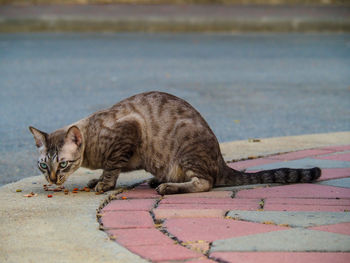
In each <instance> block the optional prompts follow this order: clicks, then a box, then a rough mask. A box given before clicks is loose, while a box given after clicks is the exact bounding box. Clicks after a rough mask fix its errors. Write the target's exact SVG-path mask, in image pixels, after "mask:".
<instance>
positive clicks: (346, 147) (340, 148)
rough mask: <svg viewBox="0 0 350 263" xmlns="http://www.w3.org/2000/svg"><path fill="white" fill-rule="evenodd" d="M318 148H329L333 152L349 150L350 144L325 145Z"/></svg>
mask: <svg viewBox="0 0 350 263" xmlns="http://www.w3.org/2000/svg"><path fill="white" fill-rule="evenodd" d="M320 150H331V151H333V152H343V151H350V145H339V146H326V147H322V148H320Z"/></svg>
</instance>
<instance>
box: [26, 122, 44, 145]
mask: <svg viewBox="0 0 350 263" xmlns="http://www.w3.org/2000/svg"><path fill="white" fill-rule="evenodd" d="M29 131H30V132H31V133H32V134H33V136H34V140H35V144H36V147H38V148H41V147H43V146H44V147H46V141H47V137H48V135H47V133H45V132H42V131H40V130H38V129H36V128H34V127H32V126H29Z"/></svg>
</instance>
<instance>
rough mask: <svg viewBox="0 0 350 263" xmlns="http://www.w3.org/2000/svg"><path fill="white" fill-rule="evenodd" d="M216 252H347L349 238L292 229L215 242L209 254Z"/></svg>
mask: <svg viewBox="0 0 350 263" xmlns="http://www.w3.org/2000/svg"><path fill="white" fill-rule="evenodd" d="M218 251H289V252H302V251H307V252H310V251H315V252H321V251H322V252H340V251H341V252H348V251H350V236H348V235H341V234H334V233H329V232H323V231H316V230H308V229H300V228H294V229H290V230H280V231H274V232H268V233H261V234H256V235H248V236H243V237H236V238H230V239H224V240H216V241H214V242H213V244H212V247H211V249H210V253H212V252H218Z"/></svg>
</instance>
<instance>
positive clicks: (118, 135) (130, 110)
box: [29, 91, 321, 195]
mask: <svg viewBox="0 0 350 263" xmlns="http://www.w3.org/2000/svg"><path fill="white" fill-rule="evenodd" d="M29 130H30V131H31V133H32V134H33V136H34V139H35V143H36V146H37V147H38V150H39V154H40V155H39V159H38V168H39V170H40V171H41V172H42V173H43V174H44V175H45V178H46V179H47V181H48V182H50V183H53V184H56V185H61V184H63V183H64V182H65V181H66V180H67V178H68V177H69V175H70V174H72V173H73V172H74V171H76V170H77V169H78V168H79V167H86V168H89V169H103V173H102V175H101V176H100V178H99V179H92V180H90V181H89V182H88V187H90V188H94V189H95V191H97V192H105V191H109V190H112V189H114V188H115V185H116V181H117V179H118V176H119V174H120V173H121V172H127V171H132V170H137V169H144V170H146V171H148V172H150V173H151V174H152V175H154V178H153V179H152V180H151V181H150V186H152V187H154V188H156V190H157V192H158V193H159V194H161V195H164V194H176V193H194V192H204V191H209V190H211V189H212V188H213V187H217V186H236V185H245V184H261V183H281V184H289V183H298V182H300V183H308V182H312V181H314V180H316V179H317V178H319V177H320V176H321V170H320V169H319V168H318V167H315V168H311V169H290V168H280V169H274V170H267V171H261V172H256V173H245V172H242V171H237V170H234V169H232V168H230V167H228V166H227V164H226V163H225V161H224V159H223V157H222V154H221V152H220V147H219V143H218V140H217V138H216V136H215V135H214V133H213V132H212V130H211V129H210V127H209V125H208V124H207V122H206V121H205V120H204V119H203V117H202V116H201V115H200V113H199V112H198V111H197V110H195V109H194V108H193V107H192V106H191V105H190V104H189V103H187V102H186V101H184V100H183V99H180V98H178V97H175V96H173V95H170V94H168V93H163V92H157V91H153V92H147V93H141V94H137V95H134V96H132V97H130V98H127V99H125V100H122V101H121V102H119V103H117V104H115V105H114V106H112V107H111V108H108V109H105V110H101V111H98V112H96V113H94V114H92V115H91V116H89V117H87V118H85V119H82V120H80V121H78V122H76V123H73V124H72V125H69V126H67V127H64V128H61V129H59V130H56V131H54V132H53V133H50V134H48V133H45V132H42V131H40V130H38V129H36V128H34V127H29Z"/></svg>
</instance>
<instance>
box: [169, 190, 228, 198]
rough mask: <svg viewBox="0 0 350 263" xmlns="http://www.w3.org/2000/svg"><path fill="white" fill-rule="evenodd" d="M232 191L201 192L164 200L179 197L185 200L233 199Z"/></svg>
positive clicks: (177, 195)
mask: <svg viewBox="0 0 350 263" xmlns="http://www.w3.org/2000/svg"><path fill="white" fill-rule="evenodd" d="M231 196H232V192H231V191H210V192H200V193H188V194H175V195H165V196H164V199H173V198H175V199H177V198H179V197H184V198H227V197H231Z"/></svg>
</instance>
